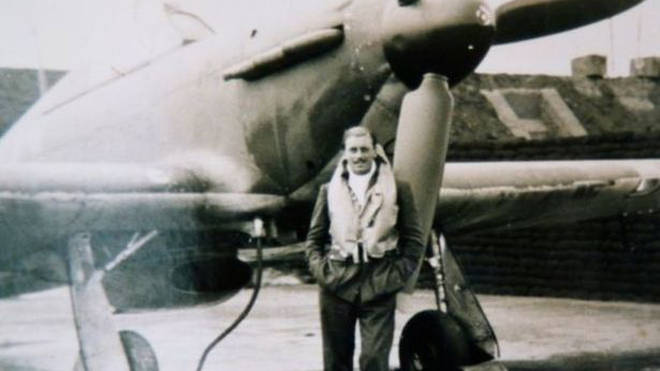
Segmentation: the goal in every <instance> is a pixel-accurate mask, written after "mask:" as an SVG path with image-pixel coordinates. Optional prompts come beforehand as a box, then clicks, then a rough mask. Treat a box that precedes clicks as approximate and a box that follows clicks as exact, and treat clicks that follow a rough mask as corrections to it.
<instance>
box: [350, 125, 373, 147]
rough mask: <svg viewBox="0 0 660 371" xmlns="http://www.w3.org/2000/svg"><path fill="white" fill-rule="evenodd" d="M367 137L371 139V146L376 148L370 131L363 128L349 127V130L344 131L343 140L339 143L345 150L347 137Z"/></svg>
mask: <svg viewBox="0 0 660 371" xmlns="http://www.w3.org/2000/svg"><path fill="white" fill-rule="evenodd" d="M365 135H368V136H369V137H370V138H371V145H372V146H373V147H374V148H376V144H378V141H376V137H375V136H374V135H373V133H372V132H371V130H369V129H367V128H366V127H364V126H351V127H350V128H348V129H346V130H344V138H343V139H342V141H341V147H342V148H346V139H348V138H349V137H362V136H365Z"/></svg>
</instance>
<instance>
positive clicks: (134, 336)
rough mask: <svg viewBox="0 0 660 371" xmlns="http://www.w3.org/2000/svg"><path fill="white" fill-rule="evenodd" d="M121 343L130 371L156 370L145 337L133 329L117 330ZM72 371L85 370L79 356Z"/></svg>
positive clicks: (152, 351)
mask: <svg viewBox="0 0 660 371" xmlns="http://www.w3.org/2000/svg"><path fill="white" fill-rule="evenodd" d="M119 338H120V339H121V344H122V345H123V346H124V352H126V358H128V364H129V366H130V368H131V371H158V359H157V358H156V353H154V350H153V349H152V348H151V345H149V342H148V341H147V339H145V338H144V337H143V336H142V335H140V334H138V333H137V332H135V331H128V330H122V331H119ZM73 370H74V371H85V368H84V367H83V364H82V361H81V360H80V357H78V359H77V360H76V364H75V366H74V368H73Z"/></svg>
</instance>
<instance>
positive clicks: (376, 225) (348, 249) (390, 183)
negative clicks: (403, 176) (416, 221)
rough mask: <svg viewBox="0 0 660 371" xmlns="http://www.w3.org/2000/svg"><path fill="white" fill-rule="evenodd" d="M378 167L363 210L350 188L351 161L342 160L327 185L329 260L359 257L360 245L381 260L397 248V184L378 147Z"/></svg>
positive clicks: (372, 256)
mask: <svg viewBox="0 0 660 371" xmlns="http://www.w3.org/2000/svg"><path fill="white" fill-rule="evenodd" d="M376 154H377V156H376V159H375V161H374V165H375V166H377V168H376V172H375V173H374V175H373V178H372V179H371V180H370V184H369V187H368V188H367V194H366V197H365V203H364V205H363V206H362V207H360V206H359V205H358V202H357V200H356V198H355V195H354V194H353V192H352V190H351V189H350V187H349V185H348V176H349V172H348V168H347V165H348V160H347V159H345V158H342V159H341V161H340V162H339V164H338V165H337V168H336V169H335V172H334V173H333V175H332V178H331V179H330V183H329V184H328V211H329V216H330V229H329V232H330V237H331V240H332V244H331V247H330V251H329V252H328V257H329V258H330V259H334V260H346V259H347V258H348V257H350V256H352V257H353V259H354V260H355V259H356V258H357V257H359V249H358V244H359V243H361V244H362V247H363V249H364V252H365V253H366V255H367V256H368V257H370V258H382V257H383V256H384V255H385V253H386V252H388V251H390V250H394V249H396V248H397V243H398V241H399V233H398V231H397V229H396V222H397V214H398V212H399V207H398V206H397V202H396V200H397V194H396V181H395V180H394V174H393V172H392V168H391V166H390V164H389V161H388V160H387V158H386V157H385V155H384V153H383V150H382V147H380V145H377V147H376Z"/></svg>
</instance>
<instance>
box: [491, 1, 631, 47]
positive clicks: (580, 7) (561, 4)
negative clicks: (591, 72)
mask: <svg viewBox="0 0 660 371" xmlns="http://www.w3.org/2000/svg"><path fill="white" fill-rule="evenodd" d="M642 1H643V0H512V1H507V2H505V3H504V4H502V5H500V6H499V7H497V9H496V11H495V13H496V29H497V31H496V34H495V40H494V43H495V44H502V43H508V42H514V41H521V40H527V39H531V38H535V37H540V36H546V35H550V34H554V33H557V32H562V31H566V30H570V29H573V28H577V27H580V26H584V25H586V24H589V23H592V22H596V21H600V20H602V19H606V18H609V17H611V16H613V15H615V14H618V13H620V12H622V11H624V10H626V9H628V8H631V7H633V6H635V5H637V4H639V3H641V2H642Z"/></svg>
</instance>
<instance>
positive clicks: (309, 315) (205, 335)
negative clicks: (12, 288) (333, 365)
mask: <svg viewBox="0 0 660 371" xmlns="http://www.w3.org/2000/svg"><path fill="white" fill-rule="evenodd" d="M250 294H251V290H247V289H246V290H243V291H241V292H240V293H239V294H238V295H237V296H236V297H234V298H233V299H231V300H230V301H228V302H226V303H224V304H221V305H216V306H209V307H196V308H191V309H184V310H161V311H156V312H145V313H137V314H118V315H115V316H114V318H115V320H116V324H117V326H118V328H119V329H130V330H133V331H137V332H138V333H140V334H141V335H142V336H144V337H145V338H146V339H147V340H148V341H149V342H150V343H151V345H152V347H153V349H154V351H155V352H156V355H157V357H158V362H159V365H160V370H163V371H180V370H194V369H195V367H196V365H197V361H198V359H199V357H200V355H201V354H202V352H203V350H204V348H205V347H206V345H207V344H208V343H209V342H211V341H212V340H213V339H214V338H215V337H216V336H217V335H218V333H220V332H221V331H222V330H223V329H224V328H225V327H226V326H228V325H229V324H230V323H231V322H232V321H233V319H234V318H235V317H236V316H237V315H238V314H239V313H240V312H241V311H242V309H243V306H244V305H245V304H246V303H247V301H248V299H249V296H250ZM479 298H480V299H481V303H482V306H483V308H484V310H485V312H486V314H487V315H488V318H489V319H490V321H491V323H492V325H493V327H494V328H495V331H496V333H497V336H498V338H499V341H500V347H501V350H502V356H501V360H500V362H499V364H503V365H506V366H507V367H508V368H509V369H511V370H532V369H533V370H563V369H570V370H645V371H650V370H660V305H659V304H640V303H625V302H593V301H581V300H569V299H551V298H528V297H503V296H480V297H479ZM432 300H433V294H432V293H431V292H430V291H428V292H427V291H418V292H416V294H415V296H414V297H413V298H412V301H411V303H412V305H411V306H410V307H412V308H414V309H416V310H421V309H426V308H430V307H432V306H431V303H432ZM413 314H414V311H408V312H406V313H397V334H396V339H395V342H397V341H398V334H399V333H400V331H401V328H402V327H403V325H404V323H405V321H406V320H407V319H408V318H410V317H411V316H412V315H413ZM77 351H78V345H77V339H76V334H75V329H74V325H73V320H72V316H71V309H70V302H69V296H68V290H67V289H66V288H64V287H63V288H58V289H53V290H48V291H43V292H39V293H32V294H28V295H22V296H18V297H14V298H10V299H2V300H0V370H7V371H18V370H20V371H24V370H32V371H34V370H66V371H70V370H72V368H73V365H74V363H75V359H76V357H77ZM391 360H392V361H391V363H392V365H393V366H396V365H397V364H398V359H397V356H396V348H395V350H394V351H393V352H392V354H391ZM356 364H357V363H356ZM321 368H322V367H321V337H320V328H319V323H318V308H317V289H316V287H315V286H310V285H295V286H271V287H265V288H263V290H262V293H261V295H260V298H259V300H258V301H257V304H256V305H255V307H254V309H253V311H252V313H251V314H250V316H249V317H248V318H247V320H246V321H245V322H243V323H242V324H241V325H240V326H239V327H238V328H237V329H236V330H235V331H234V332H233V333H232V334H231V335H230V336H229V337H228V338H227V339H225V340H224V341H223V342H221V343H220V344H219V345H218V347H217V348H216V349H215V350H214V351H213V352H212V353H211V354H210V356H209V357H208V359H207V362H206V367H205V368H204V369H205V370H220V369H223V370H243V371H245V370H282V371H285V370H287V371H297V370H300V371H303V370H310V371H311V370H314V371H318V370H321Z"/></svg>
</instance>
